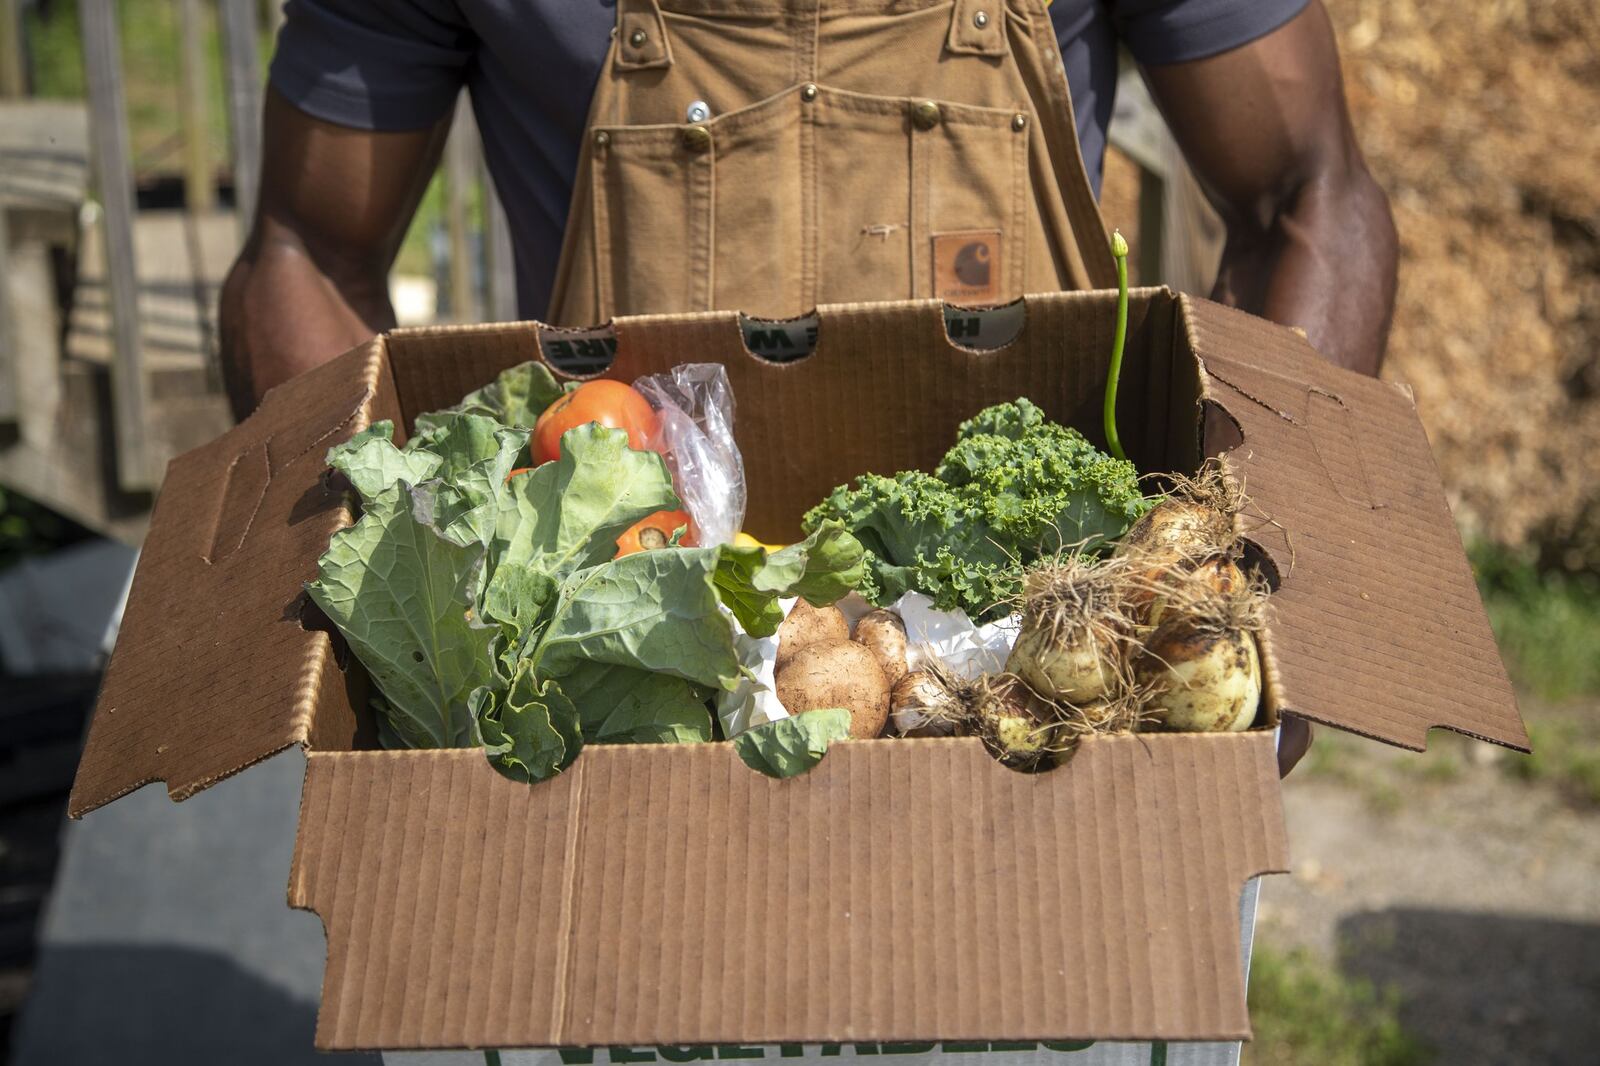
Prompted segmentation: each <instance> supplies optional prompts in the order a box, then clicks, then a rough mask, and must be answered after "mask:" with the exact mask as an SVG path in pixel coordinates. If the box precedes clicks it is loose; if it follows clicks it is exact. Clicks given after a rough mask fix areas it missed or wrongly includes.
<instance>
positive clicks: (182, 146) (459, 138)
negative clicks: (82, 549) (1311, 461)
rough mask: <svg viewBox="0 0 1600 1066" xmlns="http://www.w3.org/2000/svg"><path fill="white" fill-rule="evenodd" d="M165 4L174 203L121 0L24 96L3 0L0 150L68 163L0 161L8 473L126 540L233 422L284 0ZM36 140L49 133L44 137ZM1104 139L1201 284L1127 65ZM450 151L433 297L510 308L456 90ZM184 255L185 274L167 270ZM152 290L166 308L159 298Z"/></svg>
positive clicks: (510, 286)
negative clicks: (83, 94)
mask: <svg viewBox="0 0 1600 1066" xmlns="http://www.w3.org/2000/svg"><path fill="white" fill-rule="evenodd" d="M174 3H175V6H176V9H177V15H178V18H177V29H176V31H175V32H176V33H177V34H178V35H179V40H178V41H177V42H176V43H177V49H176V53H175V54H176V55H177V60H178V61H177V66H178V69H177V70H176V71H174V75H175V84H174V90H175V92H177V93H178V94H179V96H180V97H181V99H180V101H179V106H178V108H177V115H178V122H179V126H180V137H179V151H178V152H177V156H178V161H177V169H178V170H179V171H180V172H181V176H182V186H183V190H184V195H183V207H182V209H181V217H180V218H175V217H174V215H175V212H174V211H173V210H172V209H170V208H169V209H167V210H165V211H157V210H143V211H141V210H140V209H139V207H138V204H139V197H138V195H137V189H136V186H135V174H134V169H133V160H132V158H131V156H130V145H129V122H128V111H127V103H126V99H125V94H124V82H123V62H122V58H123V51H122V46H121V40H120V38H121V34H120V29H121V27H120V26H119V24H118V18H117V7H118V5H117V4H115V3H114V2H113V0H78V4H77V12H78V19H79V25H80V29H81V33H82V46H83V55H84V69H85V74H86V83H87V99H86V100H85V101H84V102H83V103H82V104H74V103H69V102H57V103H51V104H45V103H43V102H39V101H30V100H26V99H21V97H24V96H25V90H26V86H25V84H24V82H25V70H26V66H27V64H26V62H25V60H26V58H27V57H26V55H25V52H24V49H25V47H26V42H25V41H24V40H23V38H22V35H21V34H20V33H19V32H18V27H19V23H18V21H17V19H18V3H17V0H0V97H3V99H0V151H14V153H16V155H15V158H17V159H24V160H37V159H39V158H43V157H44V155H45V154H48V155H50V157H51V158H52V159H54V160H56V163H55V164H52V165H57V169H58V170H60V171H61V174H62V175H65V176H58V177H59V180H57V179H56V178H52V180H53V181H54V182H55V184H54V186H53V188H52V191H51V192H50V195H48V196H46V197H44V199H42V200H41V199H40V198H39V196H37V195H35V193H36V192H37V190H33V191H32V192H25V193H19V192H17V191H16V189H15V188H13V187H12V186H13V185H15V182H14V181H12V180H11V178H10V177H9V176H8V174H4V173H0V484H4V485H10V486H12V487H14V488H16V489H18V490H19V491H22V492H24V493H25V494H28V495H32V496H35V497H36V498H38V499H40V500H41V502H44V503H47V504H49V505H51V506H53V507H55V508H56V509H58V510H61V511H63V512H64V513H66V514H68V515H69V516H71V517H73V518H75V519H77V520H78V521H80V522H83V523H85V524H87V525H89V526H91V527H93V528H96V529H100V530H102V531H105V532H109V533H112V534H114V535H118V536H123V537H125V538H129V539H137V538H138V537H139V536H140V535H141V533H142V527H143V522H144V517H145V514H146V511H147V509H148V506H149V503H150V500H151V497H152V494H153V492H154V491H155V489H156V488H157V487H158V486H159V483H160V479H161V476H162V473H163V471H164V469H165V466H166V463H167V460H168V459H170V458H171V457H172V456H173V455H174V454H176V453H177V452H179V451H182V450H184V449H186V448H188V447H193V446H194V445H196V444H198V443H201V442H202V441H203V440H205V439H207V438H209V437H210V436H211V435H213V434H215V433H216V432H220V431H221V430H222V429H223V428H225V427H226V426H227V425H228V416H227V411H226V406H225V404H224V401H223V399H222V390H221V377H220V373H219V372H218V363H217V351H216V328H215V316H216V307H215V295H216V291H217V288H218V286H219V284H220V281H221V277H222V273H223V271H225V270H226V267H227V265H228V262H229V261H230V260H231V259H232V257H233V254H235V252H236V250H237V248H238V246H239V244H240V242H241V241H242V240H243V238H244V235H245V233H246V231H247V229H248V227H249V224H250V220H251V217H252V214H253V212H254V209H255V203H256V199H257V195H258V183H259V175H260V169H261V127H260V122H261V104H262V95H263V84H264V71H263V69H262V63H261V54H262V43H263V40H264V39H267V40H270V36H269V35H271V34H272V33H274V31H275V28H276V25H277V23H278V21H279V19H280V18H281V14H280V13H279V11H278V9H277V4H276V3H275V2H273V0H267V2H263V0H174ZM212 19H215V23H216V26H217V30H218V33H217V42H218V51H219V52H220V54H221V61H222V62H221V66H222V71H223V77H222V85H223V90H224V95H223V100H222V104H223V106H224V107H225V108H226V115H227V128H228V130H229V143H228V146H227V162H226V165H225V166H224V167H223V168H221V170H220V172H219V171H218V170H217V169H216V168H215V167H214V166H213V161H212V157H211V155H210V152H209V149H208V143H207V141H208V136H207V135H208V131H209V129H210V128H211V122H212V115H211V112H212V109H213V107H214V106H215V104H216V102H215V101H213V100H212V99H211V97H210V91H209V82H208V79H207V77H206V70H207V66H208V63H209V61H210V60H211V57H210V56H208V55H207V47H208V40H209V35H208V33H207V32H206V28H207V27H208V26H209V25H210V20H212ZM50 108H55V109H57V110H56V111H55V112H49V110H48V109H50ZM74 108H81V109H82V111H83V112H84V113H85V118H86V121H85V120H83V119H78V120H74V121H62V120H61V118H59V117H52V116H59V115H60V114H62V113H63V112H62V110H61V109H65V110H66V112H67V113H70V112H71V111H72V109H74ZM8 137H9V138H10V139H9V140H8V139H7V138H8ZM30 138H31V139H30ZM44 140H47V141H48V152H45V151H44V149H43V148H41V143H42V141H44ZM1111 140H1112V143H1113V144H1114V145H1115V146H1116V147H1117V148H1118V149H1119V150H1121V151H1122V152H1123V153H1124V154H1125V155H1127V156H1128V157H1130V158H1131V159H1133V160H1134V161H1135V162H1136V163H1137V165H1138V167H1139V172H1140V192H1139V212H1138V213H1139V218H1138V221H1137V227H1136V228H1137V231H1138V239H1137V241H1136V249H1137V251H1136V255H1137V268H1138V269H1137V272H1138V276H1139V277H1140V278H1141V280H1143V281H1145V282H1150V281H1152V280H1156V279H1160V280H1164V281H1165V282H1167V283H1168V284H1171V285H1173V286H1174V287H1176V288H1184V289H1190V290H1195V289H1203V288H1204V287H1205V286H1206V285H1208V284H1209V272H1210V270H1211V269H1212V264H1214V263H1215V254H1216V236H1217V235H1216V231H1215V226H1214V221H1213V222H1212V223H1210V224H1209V227H1210V228H1208V222H1207V216H1206V213H1205V212H1204V210H1203V209H1202V207H1201V206H1200V201H1199V197H1198V194H1197V193H1196V192H1195V189H1194V185H1193V182H1192V181H1190V180H1188V178H1187V173H1186V171H1185V170H1184V168H1183V164H1182V160H1181V158H1180V157H1179V155H1178V153H1177V150H1176V148H1175V147H1174V146H1173V143H1172V140H1171V137H1170V136H1169V135H1168V134H1167V131H1166V127H1165V125H1164V124H1163V123H1162V121H1161V118H1160V116H1159V114H1158V113H1157V112H1156V110H1155V108H1154V107H1153V106H1152V105H1151V103H1150V100H1149V97H1148V95H1147V94H1146V93H1145V91H1144V86H1143V84H1142V83H1141V82H1140V80H1139V78H1138V75H1137V74H1136V73H1135V72H1134V71H1133V70H1132V68H1131V66H1130V67H1128V68H1126V69H1125V70H1124V71H1123V76H1122V77H1121V79H1120V81H1119V89H1118V96H1117V107H1116V117H1115V119H1114V121H1113V123H1112V128H1111ZM12 142H16V143H12ZM36 142H40V143H36ZM91 164H92V165H91ZM441 167H442V171H443V185H444V201H443V202H444V208H443V219H442V228H443V231H444V234H445V237H446V242H447V246H448V253H447V255H446V256H445V257H444V260H445V262H444V267H443V270H442V272H441V273H442V276H441V277H440V278H439V279H438V281H439V285H438V290H439V292H438V296H439V303H442V304H443V305H444V306H445V307H446V308H447V312H448V313H447V317H448V319H449V320H453V321H480V320H486V321H505V320H511V319H515V318H516V317H517V307H516V284H515V276H514V265H513V256H512V246H511V238H510V234H509V231H508V229H507V227H506V219H505V212H504V210H503V209H502V206H501V204H500V202H499V200H498V198H497V196H496V194H495V189H494V187H493V183H492V182H491V181H489V180H487V175H486V172H485V168H484V162H483V153H482V151H481V146H480V144H479V142H478V136H477V130H476V127H475V125H474V123H473V122H472V115H471V108H470V107H469V106H468V103H467V101H466V99H465V97H463V98H462V100H461V103H460V105H459V107H458V108H457V111H456V118H455V122H454V125H453V128H452V131H451V134H450V137H449V140H448V142H447V145H446V149H445V153H444V158H443V162H442V164H441ZM74 168H76V169H74ZM12 169H15V168H12ZM86 170H89V171H91V172H92V176H93V186H94V197H93V200H92V201H90V200H89V199H88V198H87V195H86V190H85V189H84V187H83V186H84V177H83V175H84V172H85V171H86ZM51 173H52V174H54V173H55V172H54V171H52V172H51ZM74 174H75V175H76V176H75V177H74V176H73V175H74ZM219 176H220V177H221V178H222V185H221V188H220V193H222V194H227V193H229V192H231V198H229V197H227V196H226V195H219V186H218V182H217V179H218V178H219ZM29 196H32V199H28V197H29ZM479 198H481V204H482V210H481V213H480V214H479V216H478V217H479V218H481V222H478V223H475V221H474V213H473V211H472V210H471V207H472V204H473V202H474V200H475V199H479ZM19 205H21V206H19ZM84 207H87V208H88V210H87V211H83V210H80V209H81V208H84ZM19 211H20V212H22V214H18V212H19ZM28 212H32V213H31V214H29V213H28ZM41 213H43V214H41ZM44 215H49V217H50V218H52V219H54V220H56V223H57V224H56V225H55V226H54V227H53V228H52V227H51V226H46V227H43V230H41V228H40V226H39V225H37V224H36V222H37V219H38V218H40V217H44ZM8 218H9V219H11V220H12V221H13V222H14V223H15V222H16V221H17V220H18V219H21V220H23V221H24V222H26V225H22V226H20V228H19V225H15V224H14V225H12V227H11V233H10V236H9V238H8V237H7V235H6V234H7V221H8ZM30 220H31V221H30ZM80 220H81V224H80ZM174 233H182V234H183V235H184V236H183V237H182V238H181V240H180V241H179V242H178V243H184V244H187V246H188V247H187V249H186V251H185V252H184V254H185V256H186V257H183V256H179V257H177V258H174V256H176V255H177V252H178V251H184V250H181V249H173V248H170V247H169V244H171V243H173V242H172V240H171V239H170V236H169V235H170V234H174ZM30 241H31V242H33V243H32V244H31V245H30V244H28V242H30ZM40 242H43V243H42V244H41V243H40ZM62 259H65V260H66V261H68V262H70V263H71V264H74V266H73V269H71V270H69V271H68V272H67V273H68V275H69V276H71V275H73V274H76V276H77V284H76V288H74V289H73V290H72V295H71V297H70V298H69V299H68V300H67V301H66V306H64V307H56V308H54V309H53V310H50V311H49V314H50V315H54V316H55V317H53V318H51V319H50V321H49V322H44V321H43V320H42V319H39V317H38V316H39V315H41V314H44V313H45V312H42V311H41V310H40V305H41V301H40V300H39V299H38V298H37V297H38V293H39V292H41V291H52V290H53V289H54V286H53V285H52V284H50V283H49V279H41V278H39V277H33V276H31V275H30V274H29V272H30V271H31V272H34V273H37V272H39V271H41V270H42V271H46V272H48V271H49V270H50V267H49V265H48V264H50V263H51V262H55V263H56V264H59V263H60V262H61V261H62ZM156 260H160V262H156ZM8 262H9V263H10V265H9V266H8V265H7V263H8ZM175 262H176V263H179V264H180V265H179V266H178V267H174V266H173V263H175ZM185 264H186V265H185ZM174 269H177V270H180V271H181V270H187V271H189V273H190V274H191V275H192V276H191V277H188V278H187V279H179V278H174V277H172V276H171V272H172V270H174ZM186 285H187V290H189V291H192V293H193V294H194V298H193V300H192V301H191V302H192V308H191V309H190V310H189V311H187V312H185V314H186V315H191V316H192V321H185V322H182V323H178V324H177V325H174V323H173V322H172V321H171V319H172V317H173V315H174V314H175V312H174V311H173V310H172V308H173V307H174V306H177V305H175V304H174V303H173V301H174V299H175V297H174V296H173V292H174V291H177V290H183V289H185V286H186ZM30 294H31V295H30ZM163 301H165V302H163ZM156 305H159V308H160V310H159V313H158V312H157V311H153V310H152V307H153V306H156ZM47 317H48V316H47ZM180 317H181V316H180ZM85 323H88V325H86V324H85ZM175 329H176V330H177V332H178V333H181V334H182V335H183V337H185V338H190V339H188V340H185V341H183V342H182V343H181V344H178V345H177V347H174V344H175V343H176V342H174V341H172V339H171V338H172V335H173V331H174V330H175ZM52 336H54V337H55V338H56V342H55V343H54V344H53V345H52V343H51V341H50V338H51V337H52ZM190 349H192V351H191V350H190Z"/></svg>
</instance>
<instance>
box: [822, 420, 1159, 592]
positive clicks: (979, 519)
mask: <svg viewBox="0 0 1600 1066" xmlns="http://www.w3.org/2000/svg"><path fill="white" fill-rule="evenodd" d="M1149 507H1150V501H1148V500H1146V499H1145V497H1144V496H1143V495H1142V494H1141V493H1140V491H1139V482H1138V471H1137V470H1135V469H1134V466H1133V464H1132V463H1130V462H1126V461H1123V460H1119V459H1113V458H1111V457H1110V456H1108V455H1106V454H1105V453H1104V452H1102V451H1100V450H1099V449H1098V448H1096V447H1095V446H1094V445H1092V444H1090V443H1089V442H1088V440H1086V439H1085V438H1084V436H1083V434H1081V433H1079V432H1078V431H1077V430H1075V429H1068V428H1067V427H1065V426H1059V425H1056V424H1055V423H1053V422H1050V421H1048V420H1047V419H1046V418H1045V417H1044V413H1043V412H1041V411H1040V410H1039V408H1037V407H1035V406H1034V405H1033V404H1032V403H1030V402H1029V401H1027V400H1025V399H1019V400H1017V401H1016V402H1015V403H1003V404H997V405H995V406H994V407H990V408H988V409H986V410H984V411H981V412H979V413H978V414H977V415H976V416H975V417H973V418H970V419H968V420H967V421H965V422H963V423H961V426H960V429H959V431H958V433H957V436H956V443H955V445H954V447H952V448H951V449H950V451H949V452H947V453H946V454H945V457H944V459H943V461H941V462H940V463H939V465H938V466H937V467H935V468H934V471H933V473H932V474H926V473H923V472H921V471H915V470H913V471H907V472H903V473H899V474H896V475H894V476H893V477H884V476H882V475H878V474H867V475H864V476H862V477H859V478H857V479H856V480H855V481H854V482H853V483H851V484H849V485H841V486H839V487H838V488H836V489H834V490H833V492H831V493H829V495H828V497H827V499H825V500H823V501H822V503H820V504H818V505H817V506H816V507H814V508H812V510H811V511H810V512H809V513H808V514H807V515H806V517H805V528H806V530H807V532H809V531H811V530H813V529H815V528H817V526H819V525H820V524H821V523H822V522H824V521H826V520H828V519H838V520H840V521H842V522H843V523H844V524H845V527H846V528H848V529H849V530H850V531H851V532H852V533H854V534H855V535H856V538H857V539H858V540H860V541H861V543H862V545H863V546H864V547H865V548H866V549H867V568H868V579H867V582H866V584H865V585H864V586H863V587H862V590H861V592H862V595H863V596H865V597H866V598H867V599H868V600H870V601H871V602H873V603H875V604H877V605H879V606H883V605H886V604H888V603H891V602H893V601H894V600H895V599H897V598H899V596H900V595H901V594H902V593H904V592H906V591H908V590H911V589H915V590H917V591H919V592H923V593H926V594H927V595H929V596H931V597H932V598H933V599H934V602H935V603H936V604H937V605H938V607H940V608H941V609H943V610H954V609H956V608H961V609H962V610H964V611H966V612H967V614H968V615H969V616H971V617H972V618H975V619H980V620H988V619H992V618H995V617H998V616H1000V615H1003V614H1005V613H1006V612H1007V610H1008V609H1009V607H1008V605H1009V604H1010V603H1011V602H1013V601H1014V600H1015V598H1016V596H1017V595H1018V593H1019V592H1020V591H1021V582H1022V570H1023V568H1024V567H1026V566H1027V565H1028V564H1029V563H1031V562H1033V561H1034V560H1036V559H1038V558H1039V557H1040V556H1041V555H1044V554H1048V553H1051V552H1055V551H1057V550H1059V549H1061V548H1063V547H1067V546H1071V545H1080V544H1081V545H1084V546H1085V547H1087V548H1089V549H1091V550H1092V549H1093V548H1095V547H1096V546H1097V545H1104V544H1106V543H1108V542H1110V541H1112V540H1115V539H1116V538H1117V537H1120V536H1121V535H1122V534H1123V533H1124V532H1125V531H1126V530H1127V528H1128V526H1130V525H1132V524H1133V523H1134V522H1135V521H1136V520H1137V519H1138V518H1139V517H1140V516H1141V515H1142V514H1144V512H1145V511H1146V510H1148V509H1149Z"/></svg>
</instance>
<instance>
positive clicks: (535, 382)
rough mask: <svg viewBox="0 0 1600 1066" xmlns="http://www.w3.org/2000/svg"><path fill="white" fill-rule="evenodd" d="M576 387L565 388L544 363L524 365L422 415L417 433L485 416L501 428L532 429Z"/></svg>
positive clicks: (570, 385) (575, 384)
mask: <svg viewBox="0 0 1600 1066" xmlns="http://www.w3.org/2000/svg"><path fill="white" fill-rule="evenodd" d="M576 387H577V382H569V383H568V384H567V385H566V386H562V384H561V383H560V382H558V381H556V379H555V375H553V374H551V373H550V369H549V368H548V367H546V366H545V365H544V364H543V363H540V362H537V361H534V362H528V363H523V364H521V365H520V366H514V367H512V368H511V369H510V370H506V371H502V372H501V374H500V376H499V377H497V378H495V379H494V381H492V382H490V383H489V384H487V385H485V386H484V387H483V388H481V389H478V390H477V391H476V392H470V393H468V394H467V395H466V397H465V398H464V399H463V400H462V401H461V402H460V403H458V404H456V405H455V406H454V407H450V408H446V409H445V410H443V411H434V412H432V413H431V414H425V415H422V416H420V417H419V418H418V419H417V432H419V433H422V432H426V431H427V430H429V429H432V428H433V427H435V426H436V425H439V424H440V423H442V422H443V421H444V420H445V419H447V418H448V417H449V416H451V415H457V414H465V415H484V416H486V417H488V418H492V419H494V420H495V421H497V422H499V423H501V424H502V425H507V426H514V427H517V428H519V429H532V428H533V424H534V423H535V422H537V421H538V420H539V416H540V415H541V414H543V413H544V410H545V408H547V407H549V406H550V405H551V404H553V403H555V402H556V400H557V399H558V398H559V397H560V396H561V394H562V393H563V392H565V391H568V390H569V389H572V388H576Z"/></svg>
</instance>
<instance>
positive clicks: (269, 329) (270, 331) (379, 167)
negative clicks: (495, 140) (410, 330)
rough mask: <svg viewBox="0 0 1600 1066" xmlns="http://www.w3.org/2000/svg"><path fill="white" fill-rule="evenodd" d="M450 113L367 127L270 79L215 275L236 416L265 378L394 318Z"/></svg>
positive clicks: (349, 344)
mask: <svg viewBox="0 0 1600 1066" xmlns="http://www.w3.org/2000/svg"><path fill="white" fill-rule="evenodd" d="M448 129H449V120H448V119H446V120H445V121H443V122H440V123H438V124H437V125H436V126H434V127H433V128H431V129H426V130H416V131H409V132H401V133H371V132H366V131H363V130H352V129H346V128H344V127H341V126H334V125H331V124H329V123H326V122H322V121H319V120H318V119H314V118H312V117H310V116H309V115H306V114H305V113H303V112H301V111H299V110H298V109H296V108H295V107H293V106H292V105H291V104H289V103H288V102H287V101H285V100H284V99H283V98H282V97H281V96H279V95H278V94H277V93H276V92H274V91H272V90H270V89H269V90H268V93H267V102H266V108H265V113H264V120H263V133H264V141H263V151H262V160H263V163H262V174H261V202H260V204H259V206H258V207H257V208H256V217H255V222H254V225H253V227H252V229H251V232H250V236H249V238H248V240H246V242H245V246H244V249H243V250H242V251H241V252H240V253H239V259H238V262H236V263H235V264H234V265H233V269H232V270H231V271H230V272H229V274H228V279H227V281H225V282H224V283H223V286H222V308H221V333H222V369H223V377H224V378H225V380H226V381H227V385H228V399H229V401H230V402H231V403H232V405H233V414H234V417H235V418H240V419H242V418H244V417H245V416H246V415H248V414H249V413H250V412H251V411H253V410H254V409H255V407H256V404H258V403H259V402H260V401H261V397H262V394H264V393H265V392H266V391H267V390H268V389H270V388H271V387H272V386H274V385H277V384H279V383H280V382H283V381H287V380H288V379H289V378H291V377H293V376H294V375H296V374H299V373H302V372H303V371H306V370H309V369H311V368H312V367H314V366H316V365H318V364H319V363H324V362H326V361H328V360H329V359H332V358H333V357H334V356H336V355H338V354H339V353H341V352H344V351H346V350H348V349H350V348H353V347H355V346H356V345H358V344H360V343H362V342H363V341H366V340H368V339H370V338H371V337H372V336H373V334H375V333H379V332H382V331H383V330H385V329H388V328H389V327H391V326H393V325H394V309H393V308H392V307H391V306H390V304H389V290H388V274H389V267H390V265H391V264H392V263H393V262H394V257H395V253H396V252H397V251H398V250H399V248H400V241H401V240H402V239H403V238H404V236H405V231H406V226H407V225H408V224H409V223H410V221H411V216H412V215H413V214H414V213H415V211H416V209H417V202H418V201H419V200H421V198H422V194H423V191H424V190H425V189H426V188H427V185H428V179H429V177H430V176H432V174H433V170H434V166H435V165H436V164H437V163H438V160H439V153H440V150H441V149H442V147H443V144H444V137H445V134H446V132H447V131H448Z"/></svg>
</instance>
